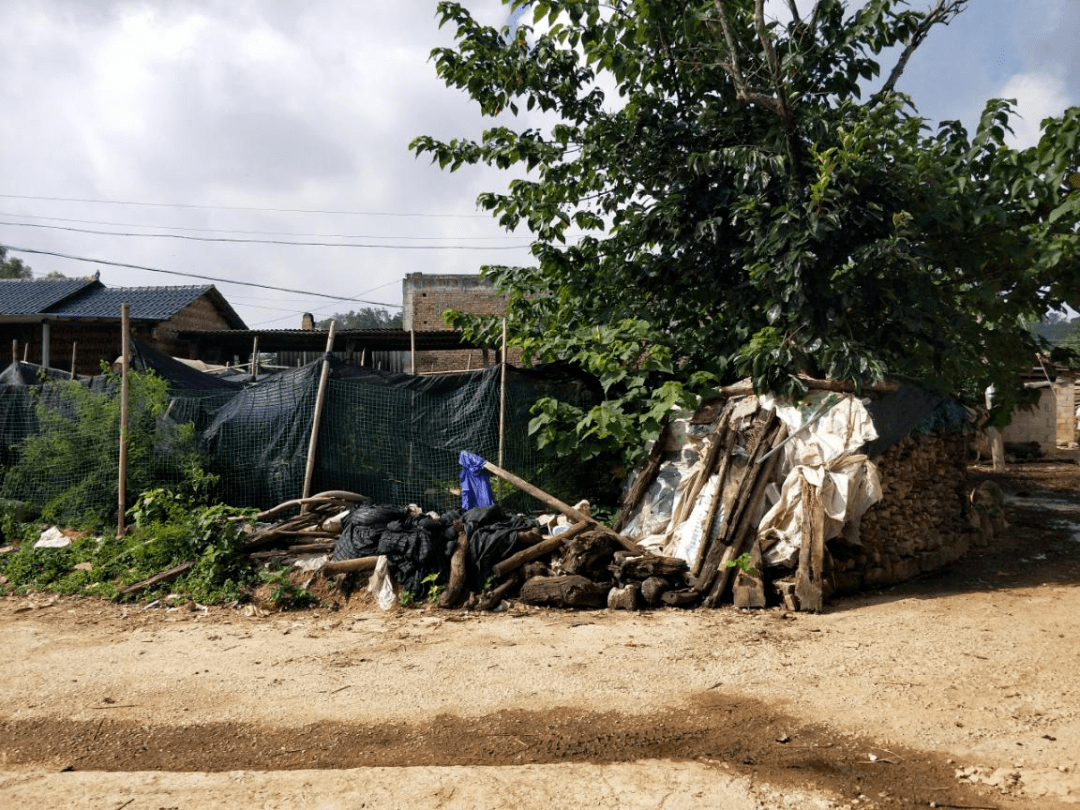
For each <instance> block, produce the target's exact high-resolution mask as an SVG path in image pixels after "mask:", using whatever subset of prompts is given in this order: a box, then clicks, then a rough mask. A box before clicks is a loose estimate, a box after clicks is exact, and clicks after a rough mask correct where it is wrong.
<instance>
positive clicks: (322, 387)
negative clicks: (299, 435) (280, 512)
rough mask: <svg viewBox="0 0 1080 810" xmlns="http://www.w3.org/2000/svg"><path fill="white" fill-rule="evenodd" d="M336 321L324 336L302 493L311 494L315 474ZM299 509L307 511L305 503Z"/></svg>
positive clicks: (331, 323)
mask: <svg viewBox="0 0 1080 810" xmlns="http://www.w3.org/2000/svg"><path fill="white" fill-rule="evenodd" d="M336 331H337V321H330V333H329V334H328V335H327V336H326V356H325V357H324V358H323V364H322V373H321V374H320V375H319V393H318V395H317V396H316V397H315V413H314V415H313V416H312V418H311V439H310V440H309V441H308V454H307V468H306V469H305V470H304V494H303V495H302V496H301V497H304V498H307V497H309V496H310V495H311V479H312V478H313V477H314V475H315V449H316V448H317V447H318V446H319V424H320V423H321V422H322V412H323V405H324V404H325V403H326V388H327V385H328V384H329V382H330V352H332V351H333V350H334V334H335V332H336ZM301 511H303V512H307V511H308V507H307V506H306V505H305V506H304V507H302V509H301Z"/></svg>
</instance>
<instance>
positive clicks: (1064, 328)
mask: <svg viewBox="0 0 1080 810" xmlns="http://www.w3.org/2000/svg"><path fill="white" fill-rule="evenodd" d="M1077 324H1080V318H1073V319H1072V320H1071V321H1070V320H1065V319H1064V318H1062V319H1059V320H1054V321H1049V320H1043V321H1041V322H1040V323H1037V324H1036V325H1035V334H1037V335H1038V336H1039V337H1041V338H1045V339H1046V340H1047V341H1049V343H1050V345H1052V346H1056V345H1058V344H1059V343H1061V341H1063V340H1064V339H1065V336H1066V335H1068V334H1069V332H1070V330H1072V329H1073V327H1075V326H1077Z"/></svg>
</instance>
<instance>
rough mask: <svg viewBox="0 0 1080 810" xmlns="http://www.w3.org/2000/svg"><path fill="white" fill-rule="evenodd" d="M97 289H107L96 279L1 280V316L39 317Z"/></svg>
mask: <svg viewBox="0 0 1080 810" xmlns="http://www.w3.org/2000/svg"><path fill="white" fill-rule="evenodd" d="M94 287H100V288H102V289H104V285H103V284H102V283H101V282H100V281H97V280H96V279H92V278H65V279H60V280H57V281H24V280H22V279H4V280H0V315H37V314H40V313H42V312H46V311H48V310H49V308H50V307H54V306H56V305H57V304H61V303H62V302H63V301H65V300H67V299H69V298H71V297H73V296H75V295H78V294H79V293H82V292H84V291H86V290H92V289H93V288H94Z"/></svg>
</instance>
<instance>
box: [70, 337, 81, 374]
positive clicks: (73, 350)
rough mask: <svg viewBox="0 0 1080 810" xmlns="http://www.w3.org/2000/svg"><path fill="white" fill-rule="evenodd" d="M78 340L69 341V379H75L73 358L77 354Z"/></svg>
mask: <svg viewBox="0 0 1080 810" xmlns="http://www.w3.org/2000/svg"><path fill="white" fill-rule="evenodd" d="M78 351H79V341H77V340H73V341H71V379H73V380H74V379H75V358H76V357H77V356H78Z"/></svg>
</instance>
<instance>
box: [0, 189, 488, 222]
mask: <svg viewBox="0 0 1080 810" xmlns="http://www.w3.org/2000/svg"><path fill="white" fill-rule="evenodd" d="M0 199H7V200H47V201H49V202H77V203H93V204H95V205H138V206H145V207H148V208H201V209H208V210H215V211H270V212H275V213H281V214H340V215H342V216H351V217H425V218H444V217H445V218H458V219H462V218H464V219H471V218H478V219H479V218H483V219H488V218H489V217H490V214H434V213H418V214H411V213H406V212H402V211H324V210H320V209H307V208H258V207H255V206H247V205H193V204H188V203H161V202H140V201H136V200H95V199H89V198H80V197H39V196H31V195H28V194H0Z"/></svg>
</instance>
